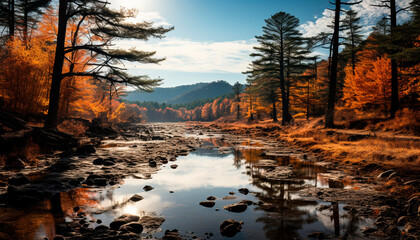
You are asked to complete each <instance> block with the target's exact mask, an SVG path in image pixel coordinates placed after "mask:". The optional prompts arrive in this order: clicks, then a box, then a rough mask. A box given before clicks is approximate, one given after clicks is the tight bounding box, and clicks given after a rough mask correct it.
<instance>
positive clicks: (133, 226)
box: [120, 222, 143, 234]
mask: <svg viewBox="0 0 420 240" xmlns="http://www.w3.org/2000/svg"><path fill="white" fill-rule="evenodd" d="M120 231H123V232H132V233H137V234H140V233H141V232H143V225H141V224H140V223H138V222H130V223H127V224H124V225H122V226H121V227H120Z"/></svg>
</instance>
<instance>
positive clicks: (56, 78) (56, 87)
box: [44, 0, 67, 129]
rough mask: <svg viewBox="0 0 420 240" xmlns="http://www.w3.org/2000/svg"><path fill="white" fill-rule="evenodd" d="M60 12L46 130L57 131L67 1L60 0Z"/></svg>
mask: <svg viewBox="0 0 420 240" xmlns="http://www.w3.org/2000/svg"><path fill="white" fill-rule="evenodd" d="M59 4H60V5H59V11H58V34H57V45H56V51H55V59H54V68H53V74H52V82H51V90H50V102H49V105H48V115H47V119H46V121H45V125H44V127H45V128H50V129H56V128H57V124H58V108H59V103H60V86H61V80H62V71H63V64H64V44H65V40H66V28H67V14H66V12H67V0H60V3H59Z"/></svg>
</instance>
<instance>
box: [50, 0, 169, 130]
mask: <svg viewBox="0 0 420 240" xmlns="http://www.w3.org/2000/svg"><path fill="white" fill-rule="evenodd" d="M109 4H110V3H109V2H108V1H106V0H105V1H93V0H60V1H59V3H58V8H59V11H58V33H57V43H56V51H55V59H54V68H53V73H52V83H51V90H50V101H49V108H48V116H47V119H46V122H45V127H46V128H52V129H55V128H56V127H57V123H58V110H59V100H60V86H61V81H62V80H63V78H66V77H73V76H87V77H91V78H94V79H98V80H100V81H110V82H114V83H125V84H132V85H134V86H136V87H138V88H140V89H142V90H145V91H151V90H152V87H153V86H156V85H158V84H159V82H160V81H161V79H150V78H149V77H148V76H146V75H143V76H130V75H129V74H127V73H126V72H125V71H124V70H125V69H123V68H121V67H120V66H118V64H119V63H120V62H121V61H123V60H125V61H136V62H140V63H158V62H160V61H162V60H164V59H158V58H154V57H153V55H154V54H155V52H144V51H139V50H135V49H131V50H122V49H116V48H113V47H112V45H111V40H113V39H118V38H122V39H139V40H148V39H149V38H150V37H156V38H162V37H163V34H165V33H167V32H168V31H170V30H171V29H172V28H164V27H154V26H153V25H152V23H148V22H141V23H127V22H125V20H126V19H127V18H129V17H133V16H134V15H133V12H132V11H129V10H120V11H115V10H112V9H110V8H108V5H109ZM70 21H75V22H78V24H77V28H79V27H80V26H81V25H82V24H84V23H85V21H87V22H88V24H87V26H88V27H89V32H90V34H91V37H90V38H89V39H86V41H85V42H84V43H81V44H79V43H77V44H74V45H73V44H72V45H71V46H66V44H65V43H66V36H67V25H68V24H69V22H70ZM77 31H78V29H76V31H75V32H77ZM75 51H76V52H77V51H87V52H89V53H90V54H91V55H92V56H95V59H96V62H92V63H90V64H89V66H90V67H91V69H90V70H89V71H85V72H71V71H70V72H66V73H63V65H64V61H65V59H68V57H67V56H68V54H71V53H72V52H75Z"/></svg>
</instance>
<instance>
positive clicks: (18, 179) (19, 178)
mask: <svg viewBox="0 0 420 240" xmlns="http://www.w3.org/2000/svg"><path fill="white" fill-rule="evenodd" d="M30 182H31V180H29V178H27V177H26V176H25V175H23V174H17V175H16V176H14V177H12V178H10V179H9V185H12V186H21V185H23V184H27V183H30Z"/></svg>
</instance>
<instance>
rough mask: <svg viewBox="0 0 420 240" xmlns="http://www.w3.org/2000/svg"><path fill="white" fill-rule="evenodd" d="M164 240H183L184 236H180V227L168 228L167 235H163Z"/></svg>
mask: <svg viewBox="0 0 420 240" xmlns="http://www.w3.org/2000/svg"><path fill="white" fill-rule="evenodd" d="M162 240H182V238H181V237H179V231H178V229H173V230H166V231H165V236H163V237H162Z"/></svg>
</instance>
